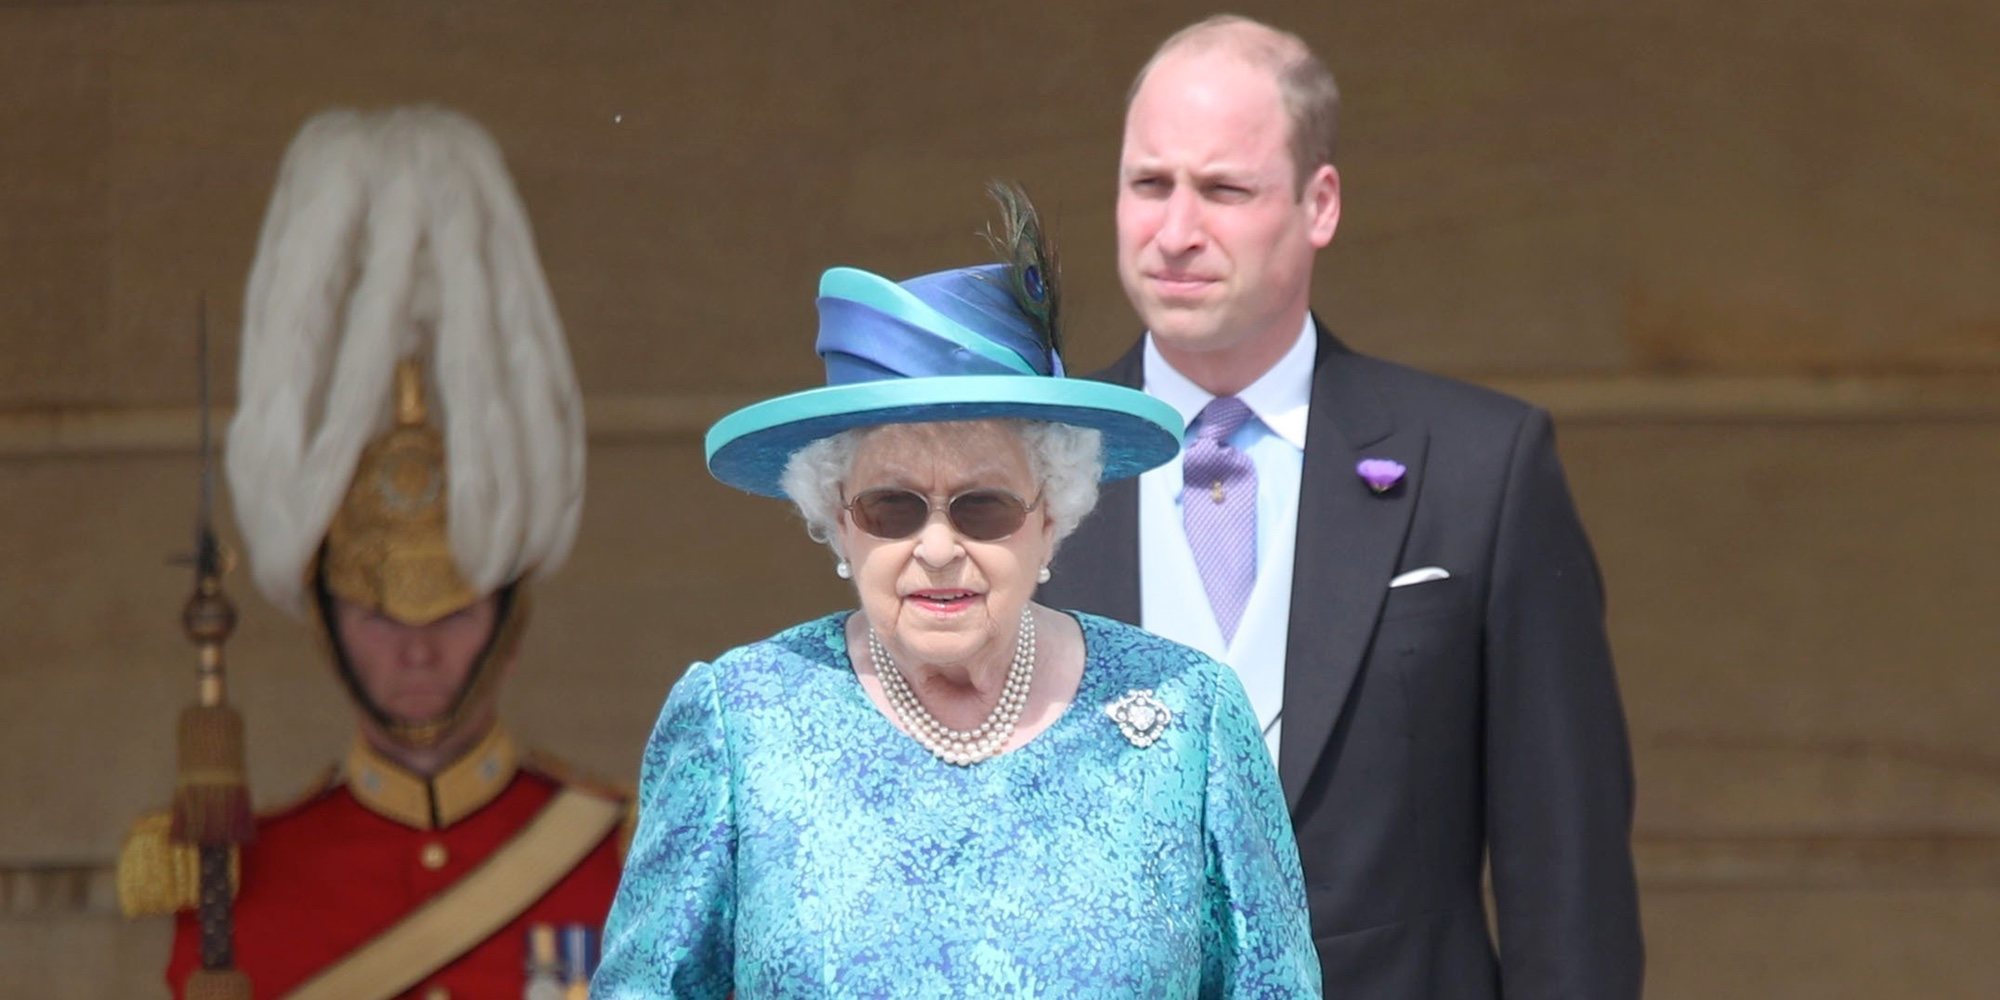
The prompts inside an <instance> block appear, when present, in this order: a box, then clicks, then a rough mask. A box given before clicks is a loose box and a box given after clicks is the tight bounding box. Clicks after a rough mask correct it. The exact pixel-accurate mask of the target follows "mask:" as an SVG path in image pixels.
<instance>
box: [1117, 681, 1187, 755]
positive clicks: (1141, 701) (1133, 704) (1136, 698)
mask: <svg viewBox="0 0 2000 1000" xmlns="http://www.w3.org/2000/svg"><path fill="white" fill-rule="evenodd" d="M1104 714H1106V715H1108V716H1111V721H1113V722H1116V723H1118V731H1119V732H1120V733H1123V734H1124V735H1125V739H1126V740H1127V741H1128V742H1130V743H1131V744H1132V745H1133V746H1135V747H1140V748H1142V749H1143V748H1145V747H1149V746H1152V745H1153V743H1154V742H1155V741H1157V740H1158V739H1159V738H1160V734H1162V733H1164V732H1166V731H1167V723H1169V722H1172V721H1174V712H1173V709H1170V708H1168V707H1167V706H1166V704H1165V703H1163V702H1161V701H1160V699H1158V698H1155V697H1153V692H1151V691H1149V690H1146V689H1144V688H1139V689H1135V690H1132V691H1127V692H1125V697H1123V698H1120V699H1118V700H1117V701H1114V702H1112V703H1111V704H1109V705H1107V706H1105V708H1104Z"/></svg>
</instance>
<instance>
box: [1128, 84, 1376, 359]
mask: <svg viewBox="0 0 2000 1000" xmlns="http://www.w3.org/2000/svg"><path fill="white" fill-rule="evenodd" d="M1290 135H1291V123H1290V121H1289V119H1288V118H1287V117H1286V115H1285V110H1284V105H1283V102H1282V99H1281V98H1280V96H1279V92H1278V85H1277V82H1276V81H1275V80H1273V79H1272V78H1271V74H1270V73H1269V72H1268V71H1266V70H1263V69H1260V68H1256V67H1253V66H1250V65H1247V64H1246V63H1244V62H1242V61H1240V60H1239V59H1237V58H1235V57H1232V56H1230V55H1228V54H1225V53H1217V52H1211V53H1201V54H1189V55H1180V56H1169V57H1168V58H1166V59H1163V60H1162V61H1161V62H1159V63H1158V64H1157V65H1155V66H1154V67H1153V69H1152V71H1151V72H1150V73H1148V74H1147V76H1146V79H1145V82H1144V83H1143V84H1141V85H1140V87H1139V91H1138V93H1136V94H1135V95H1133V99H1132V105H1131V107H1130V108H1129V109H1128V110H1127V113H1126V118H1125V142H1124V148H1123V150H1122V152H1121V154H1120V157H1119V178H1118V181H1119V184H1118V275H1119V278H1120V280H1121V281H1123V283H1124V285H1125V294H1126V295H1127V296H1128V297H1129V298H1130V299H1131V300H1132V306H1133V308H1134V309H1136V310H1137V311H1138V313H1139V316H1140V318H1141V319H1143V320H1144V321H1145V323H1146V326H1147V328H1148V329H1150V330H1151V331H1152V332H1153V335H1154V337H1155V338H1156V340H1157V341H1158V342H1159V343H1160V346H1161V348H1162V349H1163V350H1165V351H1167V352H1168V353H1169V358H1170V359H1172V358H1173V353H1174V352H1176V351H1178V352H1182V353H1184V354H1186V353H1206V352H1216V351H1232V350H1243V349H1246V347H1247V348H1248V349H1254V350H1257V351H1258V352H1259V353H1268V354H1271V358H1270V360H1271V361H1275V360H1276V358H1277V356H1278V355H1281V354H1282V353H1283V351H1284V349H1285V348H1287V347H1289V346H1290V345H1291V344H1292V343H1293V341H1294V339H1295V338H1296V337H1297V336H1298V331H1299V325H1300V324H1301V323H1302V322H1303V321H1304V317H1305V310H1306V308H1307V304H1308V303H1307V300H1308V296H1309V292H1310V287H1311V283H1312V265H1313V256H1314V254H1315V252H1316V251H1318V250H1319V248H1321V247H1324V246H1326V245H1327V244H1328V243H1329V242H1330V241H1331V240H1332V239H1333V230H1334V226H1335V224H1336V223H1337V221H1338V220H1339V216H1340V195H1339V178H1338V176H1337V175H1335V174H1334V172H1333V168H1332V167H1330V166H1324V167H1321V168H1320V169H1319V171H1317V172H1316V173H1315V174H1314V175H1313V176H1312V177H1311V178H1309V179H1308V181H1307V184H1306V185H1305V189H1304V193H1303V195H1301V194H1300V193H1299V190H1298V188H1297V187H1296V184H1295V177H1294V171H1295V167H1294V165H1293V161H1292V154H1291V149H1290V147H1289V145H1288V144H1289V141H1290Z"/></svg>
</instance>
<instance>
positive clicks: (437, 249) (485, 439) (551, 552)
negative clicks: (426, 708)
mask: <svg viewBox="0 0 2000 1000" xmlns="http://www.w3.org/2000/svg"><path fill="white" fill-rule="evenodd" d="M242 349H243V357H242V368H241V386H240V390H239V399H238V402H237V409H236V416H235V419H234V420H232V421H231V423H230V425H229V440H228V447H227V457H226V461H227V466H228V474H229V485H230V489H231V491H232V493H233V494H234V498H235V507H236V520H237V524H238V525H239V526H240V527H241V528H242V531H243V535H244V538H245V541H246V543H247V545H248V547H249V550H250V565H251V571H252V575H253V576H254V578H255V580H256V582H257V586H258V588H259V589H261V590H262V591H263V592H264V595H265V596H266V597H267V598H269V599H270V600H271V601H272V603H274V604H276V605H278V606H279V607H281V608H284V609H286V610H288V611H290V612H292V613H294V614H298V613H302V612H303V610H304V607H305V603H306V602H305V583H306V580H305V574H306V571H307V566H308V565H309V563H310V561H311V560H312V558H313V557H314V554H315V553H316V552H317V550H318V548H319V545H320V542H321V540H322V539H323V538H325V536H326V532H327V528H328V525H329V524H330V522H331V521H332V518H333V515H334V512H335V510H336V508H338V507H339V505H340V503H341V501H342V498H343V496H344V495H345V493H346V490H347V487H348V483H349V481H350V479H352V477H353V475H354V470H355V465H356V463H357V461H358V460H359V458H360V455H361V451H362V449H363V448H364V447H365V446H366V445H367V444H368V442H369V440H370V439H372V438H373V437H374V436H375V435H376V434H378V433H379V432H381V431H382V430H384V429H386V428H387V427H388V426H389V425H390V423H391V421H392V416H393V413H392V401H393V388H394V383H395V370H396V365H397V362H398V361H400V360H401V359H403V358H409V357H416V358H419V359H422V360H425V361H426V364H425V369H426V371H427V372H428V374H429V376H430V378H431V379H432V380H433V384H432V385H431V386H430V387H429V388H428V391H427V393H426V395H427V396H428V402H429V409H430V412H431V414H432V416H433V419H434V420H435V421H436V422H437V423H438V425H439V427H440V430H441V432H442V434H443V436H444V443H445V453H446V456H447V478H448V480H449V484H450V494H449V499H448V512H449V513H448V524H449V528H450V536H451V551H452V556H453V559H454V561H455V562H456V563H457V564H458V568H459V572H460V575H461V576H463V577H464V579H465V581H466V583H468V584H470V585H471V586H472V587H473V588H474V589H476V590H478V591H480V592H482V593H484V592H489V591H492V590H494V589H496V588H498V587H500V586H502V585H504V584H507V583H509V582H511V581H513V580H516V579H520V578H521V577H523V576H525V575H527V574H530V573H541V572H548V571H550V570H553V569H555V568H556V567H557V566H559V565H560V564H561V563H562V561H563V559H564V557H566V556H567V555H568V553H569V549H570V545H571V543H572V542H573V541H574V539H575V537H576V528H577V521H578V519H579V516H580V515H581V513H582V508H583V455H584V442H583V405H582V399H581V392H580V390H579V389H578V387H577V382H576V373H575V370H574V368H573V366H572V365H571V363H570V357H569V349H568V347H567V345H566V343H565V341H564V339H563V331H562V322H561V320H560V319H558V318H557V316H556V310H555V304H554V302H553V301H552V300H551V298H550V295H549V289H548V282H547V280H546V279H545V278H544V276H543V274H542V268H541V261H540V258H539V257H538V255H537V254H536V252H535V244H534V234H533V232H532V230H531V229H530V227H529V224H528V216H527V212H526V210H525V209H524V208H523V207H522V205H521V200H520V196H519V195H518V194H516V192H515V190H514V184H513V180H512V179H511V178H510V177H509V176H508V173H507V169H506V167H505V165H504V164H503V163H502V161H501V157H500V151H499V148H498V147H497V146H496V145H495V144H494V142H493V140H492V138H491V137H489V136H488V135H487V134H486V131H485V130H484V129H482V128H481V127H480V126H479V125H478V124H476V123H474V122H473V121H472V120H471V119H468V118H466V117H465V116H463V115H460V114H457V113H456V112H452V111H447V110H444V109H441V108H399V109H395V110H390V111H384V112H372V113H358V112H354V111H329V112H324V113H322V114H319V115H316V116H314V117H313V118H312V119H311V120H310V121H308V122H306V124H305V127H304V128H302V129H301V130H300V131H299V134H298V136H297V137H296V138H295V139H293V140H292V145H291V148H290V149H289V150H288V151H287V152H286V153H285V159H284V163H283V165H282V166H281V167H280V168H279V171H278V182H277V187H276V189H275V190H274V191H273V192H272V194H271V204H270V209H269V210H268V212H267V213H266V215H265V217H264V229H263V233H262V235H261V236H260V237H259V239H258V244H257V259H256V262H255V263H254V264H253V265H252V266H251V269H250V284H249V288H248V291H247V292H246V293H245V295H244V302H243V348H242Z"/></svg>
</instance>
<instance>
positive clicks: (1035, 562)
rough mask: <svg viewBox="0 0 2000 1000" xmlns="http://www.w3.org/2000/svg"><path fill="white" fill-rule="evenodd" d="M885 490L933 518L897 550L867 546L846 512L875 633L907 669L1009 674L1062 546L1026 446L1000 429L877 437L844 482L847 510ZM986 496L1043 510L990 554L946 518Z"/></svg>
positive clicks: (848, 544)
mask: <svg viewBox="0 0 2000 1000" xmlns="http://www.w3.org/2000/svg"><path fill="white" fill-rule="evenodd" d="M884 488H887V489H907V490H911V491H913V492H915V493H919V494H921V495H923V496H924V497H926V498H927V499H928V500H929V501H930V507H931V510H930V517H929V518H928V519H927V520H925V521H924V522H923V526H922V527H921V528H919V529H918V530H917V532H916V533H915V534H913V535H910V536H909V537H907V538H900V539H885V538H878V537H876V536H874V535H871V534H869V533H868V532H867V531H864V530H862V529H861V528H860V527H859V526H858V525H857V524H856V523H855V517H854V514H853V512H852V511H851V510H843V511H842V512H841V515H840V524H839V529H838V533H839V542H840V551H841V552H843V553H845V554H846V556H847V561H848V564H849V565H850V566H851V567H852V568H853V572H854V587H855V590H856V591H857V592H859V594H860V598H861V611H862V613H863V614H865V615H866V616H867V617H868V623H869V625H871V626H872V627H873V628H874V629H875V633H876V634H877V635H878V636H880V637H881V638H882V642H883V644H884V645H885V646H887V647H888V649H889V652H890V653H891V654H892V655H894V656H895V657H896V661H897V662H898V663H899V664H902V665H903V666H904V667H905V668H908V667H911V666H915V665H917V664H924V665H929V666H934V667H944V666H965V667H968V668H974V667H980V666H987V667H990V666H993V665H995V664H997V665H999V666H1000V667H1002V668H1004V666H1005V664H1006V663H1007V662H1008V661H1010V660H1011V659H1012V658H1013V655H1014V635H1015V632H1016V630H1017V629H1018V627H1019V622H1020V619H1021V609H1022V608H1023V607H1026V606H1027V603H1028V600H1029V599H1030V598H1031V597H1033V596H1034V593H1035V586H1036V576H1037V574H1038V573H1040V571H1041V569H1042V567H1043V566H1044V565H1045V564H1047V562H1048V560H1049V556H1050V555H1051V551H1052V544H1053V538H1054V531H1053V529H1052V528H1051V527H1050V525H1049V521H1048V518H1046V517H1044V516H1043V511H1042V508H1041V505H1040V504H1039V503H1037V494H1039V493H1040V492H1041V484H1039V483H1037V482H1035V481H1034V479H1033V478H1032V477H1031V476H1030V475H1029V472H1028V452H1027V448H1026V446H1025V445H1023V444H1022V442H1021V438H1020V436H1019V435H1018V434H1017V433H1015V432H1014V430H1013V429H1012V428H1011V427H1009V426H1008V425H1006V424H1002V423H998V422H994V421H973V422H959V423H935V424H891V425H888V426H886V427H882V428H878V429H876V430H873V431H870V432H868V434H867V436H865V437H864V438H862V441H861V444H860V447H859V448H857V449H856V450H855V454H854V462H853V464H852V465H851V466H850V467H849V468H848V473H847V478H846V479H844V480H843V481H842V482H841V495H842V501H843V502H848V503H851V502H852V501H853V500H854V498H855V497H856V496H858V495H860V494H862V493H865V492H867V491H869V490H876V489H884ZM990 489H998V490H1005V491H1007V492H1009V493H1012V494H1014V495H1015V496H1017V497H1019V498H1020V499H1021V501H1022V502H1023V503H1031V504H1036V507H1035V509H1034V510H1032V511H1029V512H1028V514H1027V518H1026V520H1024V521H1023V522H1022V524H1021V527H1020V528H1019V529H1017V530H1015V531H1014V533H1013V534H1011V535H1008V536H1007V537H1005V538H1001V539H997V540H994V541H985V542H982V541H978V540H976V539H973V538H970V537H967V536H966V535H965V534H963V533H962V532H961V531H960V530H959V529H958V528H956V527H955V526H954V525H953V524H952V522H951V520H950V519H949V518H948V517H946V516H945V509H944V508H945V505H946V504H947V503H949V502H950V500H951V498H952V497H955V496H958V495H959V494H962V493H965V492H967V491H970V490H990Z"/></svg>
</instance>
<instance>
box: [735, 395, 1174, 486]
mask: <svg viewBox="0 0 2000 1000" xmlns="http://www.w3.org/2000/svg"><path fill="white" fill-rule="evenodd" d="M998 419H1015V420H1046V421H1050V422H1053V423H1060V424H1069V425H1071V426H1073V427H1086V428H1090V429H1092V430H1097V431H1101V432H1102V433H1103V435H1104V454H1103V457H1104V473H1103V477H1102V478H1103V479H1104V480H1106V481H1109V480H1113V479H1124V478H1126V477H1128V476H1136V475H1138V474H1139V473H1141V472H1144V471H1146V470H1147V469H1150V468H1153V467H1154V466H1156V465H1159V464H1161V463H1163V462H1166V461H1167V460H1169V459H1171V458H1173V457H1174V455H1176V454H1178V453H1179V452H1180V447H1181V433H1182V430H1183V428H1182V425H1181V418H1180V414H1179V413H1178V412H1177V411H1176V410H1175V409H1174V408H1173V407H1171V406H1169V405H1167V404H1166V403H1163V402H1161V401H1160V400H1157V399H1154V398H1153V397H1151V396H1148V395H1146V394H1145V393H1143V392H1140V391H1138V390H1136V389H1128V388H1126V387H1124V386H1119V385H1111V384H1109V383H1105V382H1092V381H1087V380H1084V379H1070V378H1051V377H1048V376H1037V375H940V376H930V377H925V378H908V379H885V380H882V381H875V382H856V383H850V384H847V385H832V386H825V387H822V388H818V389H807V390H805V391H803V392H795V393H792V394H790V395H787V396H780V397H778V398H776V399H769V400H765V401H764V402H761V403H755V404H752V405H750V406H746V407H744V408H743V409H740V410H737V411H736V412H734V413H731V414H730V415H728V416H726V417H723V418H722V419H721V420H718V421H716V423H715V426H713V427H711V428H709V430H708V438H707V450H708V471H709V472H710V473H712V474H713V475H714V476H715V478H717V479H719V480H721V481H722V482H724V483H727V484H729V485H730V486H734V487H736V488H737V489H739V490H743V491H745V492H747V493H755V494H757V495H759V496H767V497H782V496H784V495H785V494H784V490H783V488H782V487H780V486H779V479H780V478H781V477H782V476H783V475H784V471H785V465H786V463H788V462H790V461H791V458H792V454H793V453H794V452H796V451H798V450H799V449H800V448H803V447H805V446H806V445H808V444H811V443H813V442H814V441H818V440H820V439H822V438H826V437H831V436H833V435H835V434H838V433H840V432H842V431H846V430H852V429H854V428H857V427H878V426H882V425H885V424H918V423H939V422H946V421H959V420H998Z"/></svg>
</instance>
